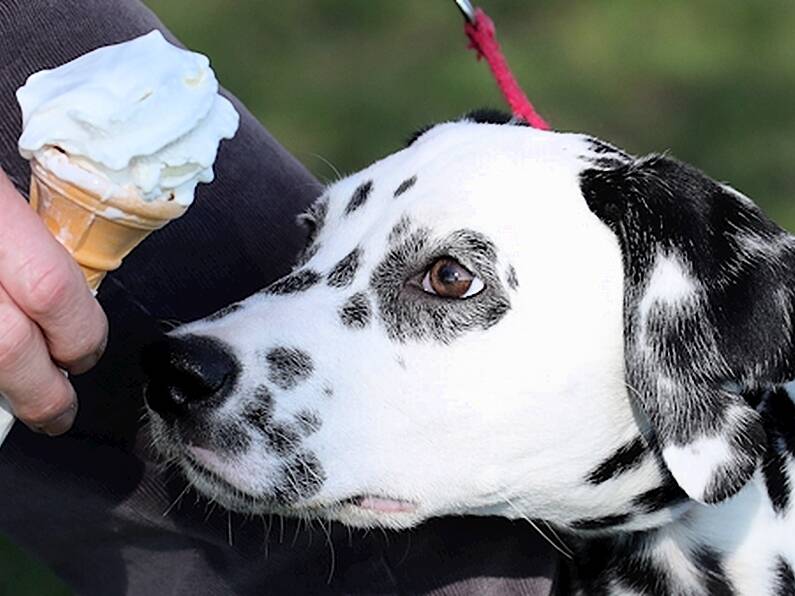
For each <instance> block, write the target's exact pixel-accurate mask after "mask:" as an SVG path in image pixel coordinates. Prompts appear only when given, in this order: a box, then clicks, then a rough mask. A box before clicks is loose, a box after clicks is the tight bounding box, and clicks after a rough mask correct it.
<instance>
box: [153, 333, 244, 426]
mask: <svg viewBox="0 0 795 596" xmlns="http://www.w3.org/2000/svg"><path fill="white" fill-rule="evenodd" d="M142 365H143V369H144V372H146V374H147V376H148V377H149V383H148V385H147V388H146V396H145V397H146V403H147V405H148V406H149V407H150V408H151V409H152V410H154V411H155V412H157V413H158V414H160V415H161V416H162V417H163V418H166V419H169V420H175V419H177V418H180V417H184V416H186V415H188V414H190V413H192V412H194V411H197V410H200V409H204V408H211V407H213V406H218V405H220V404H221V403H223V400H224V398H225V397H226V396H227V395H229V393H230V391H231V390H232V388H233V387H234V385H235V383H236V382H237V377H238V375H239V373H240V365H239V363H238V361H237V359H236V358H235V357H234V356H233V355H232V353H231V351H230V350H229V349H228V348H226V347H225V346H224V344H223V343H222V342H220V341H218V340H216V339H213V338H210V337H206V336H201V335H187V336H183V337H168V338H166V339H163V340H161V341H158V342H156V343H154V344H151V345H150V346H148V347H147V348H145V349H144V352H143V354H142Z"/></svg>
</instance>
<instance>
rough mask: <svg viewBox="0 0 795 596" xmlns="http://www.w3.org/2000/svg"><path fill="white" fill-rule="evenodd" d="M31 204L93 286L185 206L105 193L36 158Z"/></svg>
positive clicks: (32, 165)
mask: <svg viewBox="0 0 795 596" xmlns="http://www.w3.org/2000/svg"><path fill="white" fill-rule="evenodd" d="M30 205H31V207H33V209H35V210H36V212H37V213H38V214H39V216H40V217H41V218H42V220H43V221H44V223H45V225H46V226H47V227H48V228H49V230H50V232H52V234H53V236H55V237H56V238H57V239H58V241H59V242H60V243H61V244H63V245H64V247H66V249H67V250H68V251H69V252H70V253H71V254H72V256H73V257H74V259H75V260H76V261H77V263H78V265H80V268H81V269H82V270H83V274H84V275H85V277H86V281H87V282H88V285H89V286H90V287H91V289H92V290H94V291H96V289H97V288H98V287H99V284H100V282H101V281H102V279H103V278H104V277H105V274H106V273H107V272H108V271H113V270H114V269H116V268H118V267H119V266H120V265H121V262H122V259H124V257H126V256H127V255H128V254H129V253H130V251H131V250H132V249H134V248H135V247H136V246H137V245H138V244H139V243H140V242H141V241H142V240H143V239H144V238H146V237H147V236H148V235H149V234H151V233H152V232H153V231H155V230H157V229H159V228H162V227H163V226H164V225H166V224H167V223H168V222H170V221H171V220H173V219H176V218H177V217H179V216H180V215H182V214H183V213H184V212H185V210H186V209H187V206H185V205H180V204H179V203H176V202H174V201H165V200H157V201H144V200H143V199H142V198H141V197H139V196H138V195H136V194H134V193H130V194H128V195H124V196H116V195H114V196H112V197H110V198H105V197H102V196H99V195H96V194H94V193H92V192H90V191H87V190H85V189H83V188H81V187H79V186H75V185H74V184H72V183H70V182H67V181H65V180H62V179H60V178H58V177H57V176H56V175H55V174H53V173H52V172H51V171H50V170H48V169H47V168H45V167H44V166H43V165H42V164H41V163H39V162H38V161H36V160H35V159H33V160H32V161H31V181H30Z"/></svg>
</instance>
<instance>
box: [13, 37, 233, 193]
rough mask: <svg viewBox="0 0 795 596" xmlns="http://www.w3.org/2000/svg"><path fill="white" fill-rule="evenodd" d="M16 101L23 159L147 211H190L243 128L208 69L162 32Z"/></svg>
mask: <svg viewBox="0 0 795 596" xmlns="http://www.w3.org/2000/svg"><path fill="white" fill-rule="evenodd" d="M17 100H18V101H19V104H20V106H21V108H22V125H23V132H22V136H21V137H20V139H19V151H20V153H21V154H22V156H23V157H25V158H27V159H31V158H36V159H37V160H38V161H39V162H41V163H42V165H44V166H45V167H49V166H58V167H60V168H61V169H62V170H64V175H65V176H67V178H69V179H70V181H72V182H74V183H75V184H77V185H79V186H82V187H84V188H86V189H87V190H90V191H96V190H97V189H98V188H99V187H102V189H103V190H102V193H103V194H113V193H114V190H117V191H119V192H120V193H125V194H128V193H129V191H130V190H137V191H138V192H139V194H141V196H142V197H143V198H144V199H145V200H147V201H151V200H156V199H169V198H172V196H173V198H174V200H176V201H178V202H179V203H181V204H184V205H188V204H190V203H191V202H192V201H193V195H194V190H195V188H196V185H197V184H198V183H199V182H210V181H211V180H212V179H213V163H214V162H215V158H216V155H217V152H218V145H219V144H220V142H221V139H229V138H232V137H233V136H234V134H235V132H236V131H237V127H238V124H239V116H238V114H237V112H236V111H235V109H234V107H232V104H231V103H230V102H229V101H228V100H227V99H226V98H224V97H222V96H220V95H219V94H218V81H217V80H216V78H215V74H214V73H213V71H212V69H211V68H210V63H209V60H208V59H207V58H206V57H205V56H202V55H201V54H197V53H194V52H189V51H187V50H183V49H180V48H177V47H176V46H173V45H171V44H170V43H168V42H167V41H166V40H165V38H163V36H162V35H161V33H160V32H159V31H152V32H151V33H148V34H146V35H143V36H141V37H138V38H136V39H133V40H131V41H127V42H124V43H120V44H117V45H112V46H107V47H103V48H99V49H97V50H94V51H93V52H90V53H88V54H84V55H83V56H80V57H79V58H77V59H75V60H73V61H72V62H68V63H67V64H64V65H63V66H59V67H58V68H55V69H52V70H43V71H41V72H37V73H35V74H33V75H31V76H30V78H28V80H27V82H26V83H25V85H24V86H23V87H21V88H20V89H19V90H18V91H17ZM56 147H57V148H59V149H61V150H63V151H64V152H66V154H67V155H68V156H69V157H68V160H66V159H64V158H65V156H63V154H62V153H61V152H60V151H57V150H55V149H54V148H56ZM59 154H60V157H59ZM54 173H56V175H58V172H54Z"/></svg>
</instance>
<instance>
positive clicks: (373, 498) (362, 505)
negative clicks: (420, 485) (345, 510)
mask: <svg viewBox="0 0 795 596" xmlns="http://www.w3.org/2000/svg"><path fill="white" fill-rule="evenodd" d="M340 504H341V505H350V506H353V507H357V508H359V509H364V510H367V511H373V512H375V513H413V512H415V511H416V510H417V504H416V503H412V502H411V501H406V500H405V499H395V498H393V497H382V496H378V495H368V494H364V495H355V496H353V497H349V498H347V499H343V500H342V501H340Z"/></svg>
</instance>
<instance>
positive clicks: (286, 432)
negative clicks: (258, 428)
mask: <svg viewBox="0 0 795 596" xmlns="http://www.w3.org/2000/svg"><path fill="white" fill-rule="evenodd" d="M262 432H263V434H264V435H265V438H266V439H267V442H268V447H269V448H270V449H271V451H273V453H274V454H276V455H278V456H280V457H285V456H287V455H289V454H290V453H292V452H293V451H295V450H296V449H298V447H299V446H300V445H301V437H300V435H299V433H298V430H297V429H296V426H294V425H292V424H287V423H285V422H272V423H271V424H269V425H267V426H266V427H265V428H264V429H262Z"/></svg>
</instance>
